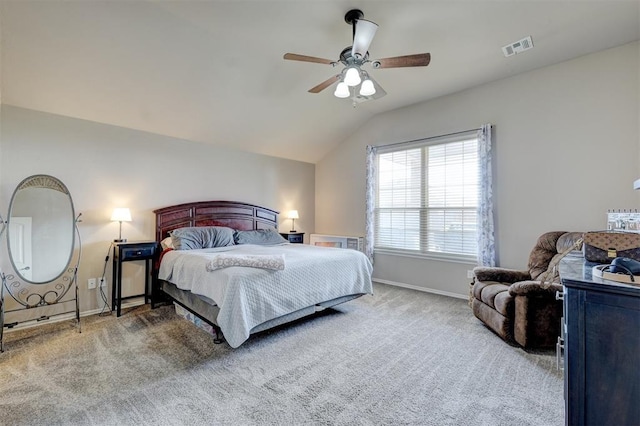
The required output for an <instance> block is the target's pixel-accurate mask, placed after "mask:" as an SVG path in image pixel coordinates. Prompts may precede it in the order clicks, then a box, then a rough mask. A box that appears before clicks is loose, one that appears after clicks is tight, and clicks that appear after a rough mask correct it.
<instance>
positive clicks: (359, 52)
mask: <svg viewBox="0 0 640 426" xmlns="http://www.w3.org/2000/svg"><path fill="white" fill-rule="evenodd" d="M377 30H378V24H376V23H375V22H371V21H366V20H364V19H358V20H357V21H356V33H355V35H354V37H353V47H352V48H351V51H352V53H353V55H354V56H355V57H356V58H358V59H362V58H364V57H365V55H366V54H367V50H369V46H370V45H371V41H372V40H373V36H374V35H376V31H377Z"/></svg>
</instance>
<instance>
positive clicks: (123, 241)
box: [113, 238, 127, 243]
mask: <svg viewBox="0 0 640 426" xmlns="http://www.w3.org/2000/svg"><path fill="white" fill-rule="evenodd" d="M113 242H114V243H126V242H127V239H126V238H116V239H115V240H113Z"/></svg>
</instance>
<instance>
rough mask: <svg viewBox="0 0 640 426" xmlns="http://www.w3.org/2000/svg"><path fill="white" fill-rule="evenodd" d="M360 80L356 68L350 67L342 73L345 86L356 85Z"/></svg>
mask: <svg viewBox="0 0 640 426" xmlns="http://www.w3.org/2000/svg"><path fill="white" fill-rule="evenodd" d="M361 81H362V80H361V79H360V71H358V68H356V67H351V68H349V69H347V73H346V74H345V75H344V82H345V83H347V86H357V85H358V84H360V82H361Z"/></svg>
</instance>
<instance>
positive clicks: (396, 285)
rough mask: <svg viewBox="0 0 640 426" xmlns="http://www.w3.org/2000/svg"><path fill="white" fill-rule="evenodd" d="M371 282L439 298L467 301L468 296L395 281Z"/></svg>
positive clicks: (375, 279)
mask: <svg viewBox="0 0 640 426" xmlns="http://www.w3.org/2000/svg"><path fill="white" fill-rule="evenodd" d="M372 281H373V282H376V283H380V284H387V285H392V286H395V287H403V288H409V289H411V290H418V291H424V292H425V293H433V294H439V295H441V296H448V297H454V298H456V299H464V300H467V299H469V295H468V294H458V293H451V292H448V291H442V290H436V289H434V288H427V287H420V286H417V285H412V284H405V283H399V282H396V281H389V280H381V279H379V278H373V279H372Z"/></svg>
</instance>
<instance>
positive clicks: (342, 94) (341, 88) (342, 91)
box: [333, 81, 351, 98]
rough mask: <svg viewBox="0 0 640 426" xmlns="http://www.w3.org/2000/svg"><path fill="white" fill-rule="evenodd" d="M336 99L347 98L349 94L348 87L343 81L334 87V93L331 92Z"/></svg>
mask: <svg viewBox="0 0 640 426" xmlns="http://www.w3.org/2000/svg"><path fill="white" fill-rule="evenodd" d="M333 94H334V95H335V97H336V98H348V97H349V96H350V95H351V93H349V86H347V83H345V82H344V81H341V82H340V83H338V85H337V86H336V91H335V92H333Z"/></svg>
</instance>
